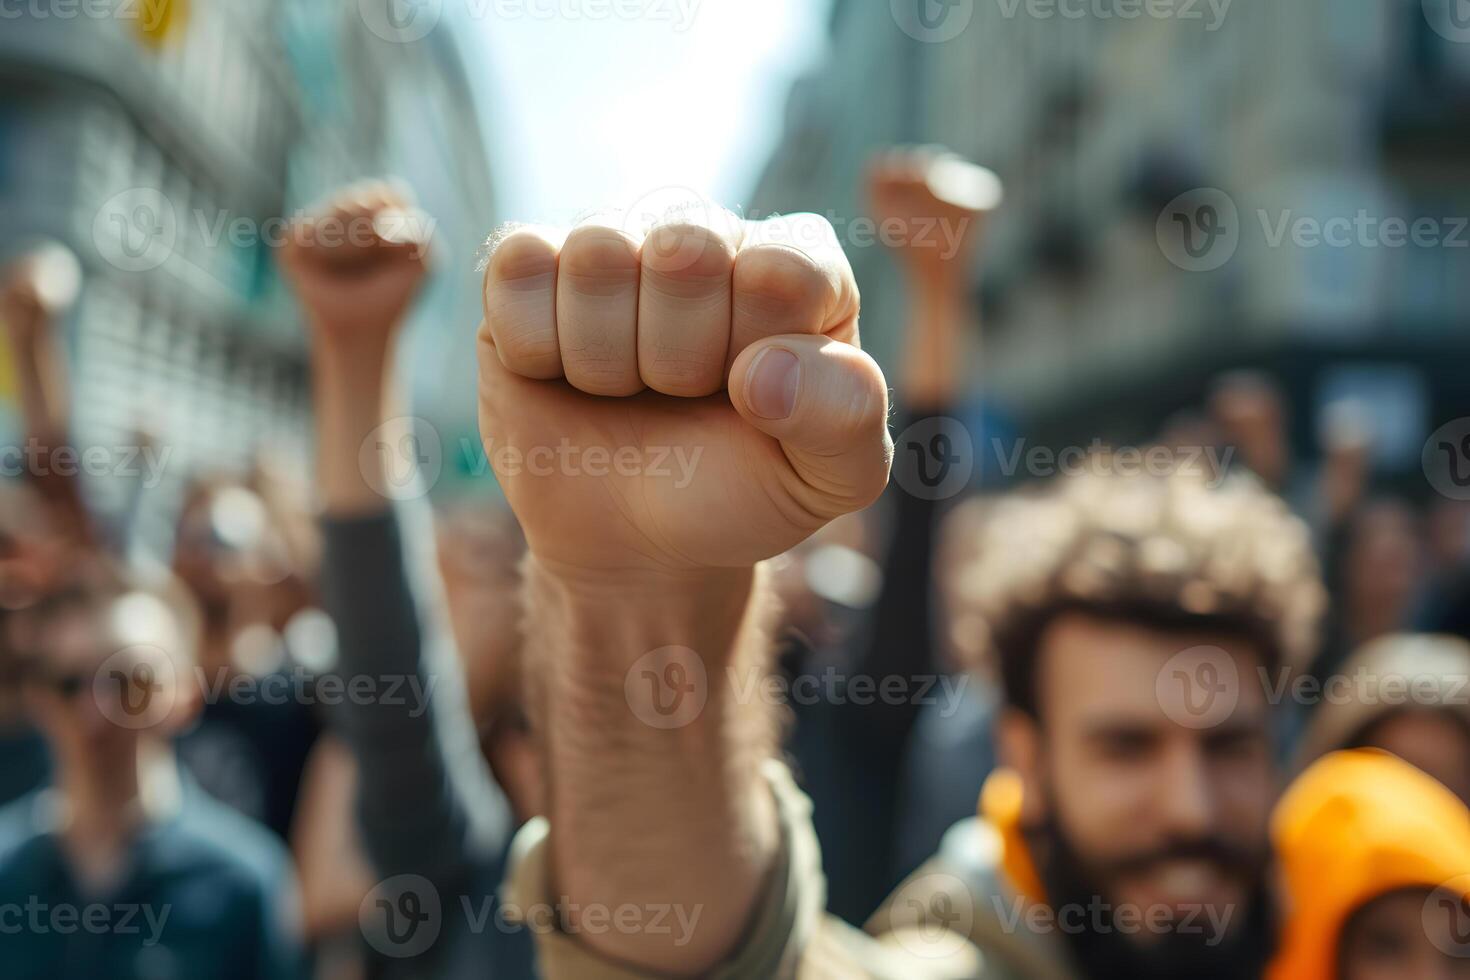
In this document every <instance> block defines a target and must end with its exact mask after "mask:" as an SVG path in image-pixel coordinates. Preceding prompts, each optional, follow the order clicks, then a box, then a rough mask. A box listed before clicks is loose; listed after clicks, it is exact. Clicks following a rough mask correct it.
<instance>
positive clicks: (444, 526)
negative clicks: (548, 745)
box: [436, 501, 545, 823]
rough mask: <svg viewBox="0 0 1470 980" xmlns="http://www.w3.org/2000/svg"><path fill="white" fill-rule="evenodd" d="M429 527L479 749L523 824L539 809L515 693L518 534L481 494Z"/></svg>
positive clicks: (519, 691) (535, 770) (529, 744)
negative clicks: (435, 543)
mask: <svg viewBox="0 0 1470 980" xmlns="http://www.w3.org/2000/svg"><path fill="white" fill-rule="evenodd" d="M436 529H437V534H436V537H437V540H438V545H439V549H438V555H439V571H440V574H441V575H442V577H443V581H444V600H445V604H446V608H447V609H448V612H449V622H450V625H451V626H452V628H453V634H454V640H455V646H456V648H457V649H458V651H459V655H460V660H461V662H462V663H463V665H464V674H465V689H466V693H467V695H468V698H469V707H470V717H471V718H472V719H473V721H474V723H475V729H476V732H477V733H478V735H479V740H480V751H481V753H482V754H483V755H484V756H485V760H486V761H487V762H488V763H489V764H490V771H491V772H492V773H493V774H494V776H495V782H496V783H498V784H499V785H500V786H501V788H503V789H504V790H505V793H506V795H507V797H509V799H510V804H511V808H512V809H513V810H514V811H515V816H516V822H517V823H524V822H525V821H526V820H529V819H530V818H531V817H534V816H536V815H537V814H540V813H542V812H543V811H544V808H545V801H544V799H543V795H544V793H545V787H544V786H543V785H542V779H541V763H540V761H539V760H538V758H537V756H536V747H535V743H534V740H533V739H532V738H531V732H530V721H529V719H528V718H527V717H526V712H525V706H524V696H523V676H524V674H523V670H522V665H521V656H522V650H521V628H520V621H521V574H520V563H521V560H522V559H523V558H524V557H525V552H526V541H525V538H524V537H523V536H522V535H521V530H520V528H519V527H517V526H516V523H515V515H513V514H511V513H510V511H509V510H508V509H506V508H505V507H504V506H503V505H499V504H494V505H492V504H487V503H485V502H482V501H476V502H474V503H466V504H462V505H460V506H458V507H457V508H453V509H451V510H448V511H441V512H440V517H439V520H438V521H437V523H436Z"/></svg>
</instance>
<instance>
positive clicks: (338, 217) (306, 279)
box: [280, 181, 432, 337]
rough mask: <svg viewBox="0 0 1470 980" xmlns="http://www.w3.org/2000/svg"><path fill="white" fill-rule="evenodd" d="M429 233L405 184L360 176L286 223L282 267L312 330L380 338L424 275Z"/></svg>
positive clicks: (400, 314) (398, 317) (398, 318)
mask: <svg viewBox="0 0 1470 980" xmlns="http://www.w3.org/2000/svg"><path fill="white" fill-rule="evenodd" d="M431 232H432V221H431V220H430V219H429V218H428V216H427V215H425V214H424V213H423V212H422V211H420V210H418V209H417V208H416V207H414V205H413V202H412V199H411V196H410V194H409V192H408V190H407V189H406V188H404V187H401V186H399V185H397V184H394V183H388V182H383V181H365V182H362V183H358V184H353V185H352V186H350V187H347V188H345V189H344V190H342V191H339V192H337V193H336V194H335V195H334V196H333V197H332V198H331V199H330V200H329V201H328V202H327V203H326V204H325V205H324V206H323V207H321V208H320V209H318V210H317V211H316V212H315V213H314V214H312V215H311V216H310V217H307V218H303V219H301V220H299V221H297V222H296V223H295V224H294V225H293V226H292V228H291V231H290V234H289V236H288V238H287V241H286V243H285V245H284V246H283V247H282V249H281V254H280V259H281V267H282V269H283V270H284V272H285V274H286V278H287V279H289V280H290V282H291V283H292V285H293V286H294V287H295V289H296V293H297V295H298V296H299V297H300V299H301V303H302V305H303V306H304V307H305V308H306V312H307V317H308V319H309V320H310V321H311V323H312V325H313V327H314V328H315V329H316V330H318V331H319V332H322V333H324V334H326V335H327V336H330V337H335V336H336V335H338V334H343V333H348V334H358V335H364V334H365V335H369V336H377V337H381V336H385V335H386V334H388V333H389V332H391V331H392V329H393V328H394V327H395V326H396V325H397V324H398V323H399V322H400V321H401V320H402V318H403V314H404V313H405V312H406V311H407V309H408V305H409V303H410V302H411V301H412V299H413V297H414V295H415V294H416V293H417V292H418V289H419V286H420V285H421V284H422V282H423V279H424V274H425V271H426V266H427V257H428V248H429V239H430V234H431Z"/></svg>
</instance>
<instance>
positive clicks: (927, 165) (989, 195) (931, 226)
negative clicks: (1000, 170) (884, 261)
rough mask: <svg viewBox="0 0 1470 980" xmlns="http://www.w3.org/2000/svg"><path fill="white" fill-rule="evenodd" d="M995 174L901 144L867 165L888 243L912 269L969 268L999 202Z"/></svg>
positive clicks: (870, 189)
mask: <svg viewBox="0 0 1470 980" xmlns="http://www.w3.org/2000/svg"><path fill="white" fill-rule="evenodd" d="M1001 197H1002V191H1001V184H1000V179H999V178H998V177H996V176H995V174H994V173H992V172H991V171H989V170H987V169H985V168H984V167H981V166H978V165H976V164H973V163H971V162H969V161H968V160H966V159H964V158H963V157H961V156H959V155H958V154H955V153H951V152H949V151H946V150H943V149H941V148H936V147H898V148H894V149H890V150H887V151H885V152H883V153H880V154H878V155H877V156H875V157H874V158H873V159H872V160H871V161H870V162H869V164H868V203H869V206H870V207H871V208H872V209H873V216H874V217H875V218H876V219H877V220H878V222H879V226H880V228H881V229H883V232H884V241H885V243H886V244H889V245H891V246H893V247H894V249H895V250H896V251H897V252H898V254H899V258H900V261H902V262H903V263H904V265H905V266H906V267H908V268H909V269H910V270H911V271H914V272H918V273H923V274H938V273H942V272H944V271H947V270H950V269H956V270H961V271H963V270H965V269H966V267H967V264H968V262H969V260H970V258H971V256H972V253H973V251H974V248H975V244H976V242H977V241H978V239H979V236H980V233H981V230H982V228H983V226H984V222H985V219H986V218H987V217H988V216H989V214H990V212H992V211H994V210H995V209H996V208H997V207H998V206H999V205H1000V201H1001Z"/></svg>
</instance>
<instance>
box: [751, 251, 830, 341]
mask: <svg viewBox="0 0 1470 980" xmlns="http://www.w3.org/2000/svg"><path fill="white" fill-rule="evenodd" d="M831 296H832V285H831V283H830V282H829V281H828V279H827V276H826V274H825V273H824V272H823V271H822V269H821V268H820V267H819V266H818V265H817V263H816V262H815V261H813V260H812V259H811V257H810V256H808V255H806V254H805V253H803V252H800V251H798V250H796V249H794V248H790V247H787V246H784V245H762V246H759V247H757V248H755V249H753V250H751V251H748V252H743V253H741V255H740V258H739V260H738V261H737V263H736V266H735V301H736V303H737V304H739V305H740V306H742V307H744V308H746V309H749V310H752V311H754V312H757V313H764V314H776V313H780V314H783V315H787V316H792V315H795V316H797V317H800V318H802V319H809V318H811V317H815V316H820V314H821V313H822V312H823V311H824V310H825V309H826V307H827V306H828V304H829V303H830V302H831ZM817 325H818V326H820V324H817Z"/></svg>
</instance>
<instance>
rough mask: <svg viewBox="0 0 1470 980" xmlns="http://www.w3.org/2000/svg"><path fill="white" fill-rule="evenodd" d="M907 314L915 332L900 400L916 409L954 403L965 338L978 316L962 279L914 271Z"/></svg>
mask: <svg viewBox="0 0 1470 980" xmlns="http://www.w3.org/2000/svg"><path fill="white" fill-rule="evenodd" d="M909 296H910V301H909V312H908V316H909V320H910V322H909V323H908V324H907V325H906V327H905V330H904V335H905V336H906V337H908V338H911V339H910V341H909V343H908V348H907V350H906V351H905V353H904V363H903V368H902V373H901V374H900V387H899V391H898V401H899V403H900V404H901V405H903V406H904V407H905V408H908V409H909V410H911V411H913V412H914V413H916V414H924V413H928V412H933V411H936V410H941V409H943V408H945V407H946V406H948V405H950V404H952V403H953V402H954V401H955V400H956V398H957V397H958V395H959V391H960V388H961V386H962V385H963V383H964V377H963V371H964V365H965V364H966V363H967V360H966V358H965V353H966V352H965V350H964V346H965V338H966V334H967V332H968V331H969V329H970V327H971V325H972V324H973V323H974V322H975V320H976V313H975V310H974V305H973V303H971V301H970V299H969V296H968V295H967V292H966V286H965V284H964V282H963V281H959V280H956V279H954V278H952V276H951V275H949V274H947V275H945V276H936V275H932V274H931V275H929V276H919V275H915V276H914V277H912V279H911V282H910V285H909Z"/></svg>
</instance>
